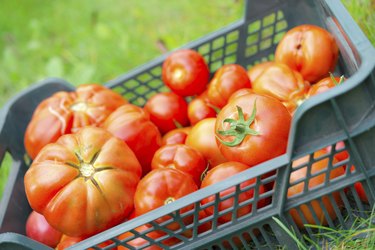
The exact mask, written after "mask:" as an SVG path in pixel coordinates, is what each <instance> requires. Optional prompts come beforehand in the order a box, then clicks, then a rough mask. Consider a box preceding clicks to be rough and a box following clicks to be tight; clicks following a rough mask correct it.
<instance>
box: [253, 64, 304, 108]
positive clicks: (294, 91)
mask: <svg viewBox="0 0 375 250" xmlns="http://www.w3.org/2000/svg"><path fill="white" fill-rule="evenodd" d="M252 87H253V90H254V92H255V93H258V94H264V95H269V96H272V97H274V98H276V99H278V100H279V101H281V102H282V103H283V104H284V105H285V107H287V109H288V110H289V112H290V113H291V114H292V113H293V112H294V111H295V109H296V108H297V107H298V106H299V105H300V104H301V103H302V102H303V101H304V100H305V99H306V94H307V92H308V90H309V88H310V84H309V83H308V82H307V81H305V80H304V79H303V78H302V75H301V74H300V73H299V72H297V71H295V70H292V69H291V68H289V66H287V65H286V64H283V63H270V64H268V66H266V67H265V68H264V70H263V71H262V72H261V73H260V74H259V75H258V77H257V78H256V79H255V80H254V81H253V82H252Z"/></svg>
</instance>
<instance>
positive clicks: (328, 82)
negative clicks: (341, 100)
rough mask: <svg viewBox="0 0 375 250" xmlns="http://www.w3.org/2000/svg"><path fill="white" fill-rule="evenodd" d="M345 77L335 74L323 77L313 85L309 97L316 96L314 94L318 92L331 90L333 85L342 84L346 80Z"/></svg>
mask: <svg viewBox="0 0 375 250" xmlns="http://www.w3.org/2000/svg"><path fill="white" fill-rule="evenodd" d="M344 80H345V79H344V77H337V76H336V77H334V76H328V77H325V78H323V79H321V80H320V81H318V82H317V83H315V84H314V85H312V86H311V88H310V90H309V92H308V94H307V98H309V97H311V96H314V95H317V94H320V93H323V92H326V91H327V90H330V89H331V88H333V87H336V86H338V85H340V84H342V82H343V81H344Z"/></svg>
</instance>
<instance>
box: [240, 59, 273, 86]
mask: <svg viewBox="0 0 375 250" xmlns="http://www.w3.org/2000/svg"><path fill="white" fill-rule="evenodd" d="M274 64H275V62H273V61H269V62H261V63H258V64H256V65H254V66H252V67H251V68H250V69H248V70H247V75H248V76H249V78H250V81H251V82H254V81H255V79H256V78H257V77H258V76H259V75H260V74H261V73H262V72H263V71H264V70H265V69H266V68H268V67H269V66H272V65H274Z"/></svg>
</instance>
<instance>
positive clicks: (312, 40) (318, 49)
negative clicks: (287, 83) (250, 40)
mask: <svg viewBox="0 0 375 250" xmlns="http://www.w3.org/2000/svg"><path fill="white" fill-rule="evenodd" d="M338 55H339V49H338V46H337V43H336V41H335V38H334V37H333V36H332V35H331V34H330V33H329V32H328V31H327V30H325V29H323V28H321V27H318V26H315V25H310V24H304V25H299V26H296V27H294V28H292V29H290V30H289V31H287V33H286V34H285V35H284V37H283V38H282V39H281V41H280V42H279V44H278V45H277V47H276V51H275V61H276V62H279V63H285V64H287V65H288V66H289V67H290V68H291V69H293V70H296V71H299V72H300V73H301V74H302V76H303V78H304V79H305V80H307V81H309V82H310V83H314V82H316V81H318V80H320V79H322V78H323V77H326V76H328V74H329V72H333V70H334V68H335V66H336V63H337V59H338Z"/></svg>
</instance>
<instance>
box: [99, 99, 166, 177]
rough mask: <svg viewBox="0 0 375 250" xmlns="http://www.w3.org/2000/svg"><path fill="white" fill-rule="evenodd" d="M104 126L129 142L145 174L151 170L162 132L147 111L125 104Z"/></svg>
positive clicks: (111, 115)
mask: <svg viewBox="0 0 375 250" xmlns="http://www.w3.org/2000/svg"><path fill="white" fill-rule="evenodd" d="M103 128H105V129H106V130H108V131H109V132H111V133H112V134H113V135H115V136H116V137H118V138H120V139H121V140H123V141H124V142H126V144H128V146H129V147H130V148H131V149H132V150H133V152H134V154H135V156H137V159H138V161H139V163H141V165H142V173H143V175H145V174H146V173H148V172H150V170H151V161H152V157H153V156H154V153H155V152H156V150H158V149H159V148H160V146H161V134H160V131H159V129H158V127H157V126H156V125H155V124H154V123H153V122H152V121H151V120H150V116H149V114H148V113H147V112H145V111H144V110H143V109H142V108H140V107H138V106H135V105H133V104H125V105H123V106H121V107H119V108H118V109H116V110H115V111H114V112H113V113H112V114H110V115H109V116H108V118H107V119H106V120H105V122H104V124H103Z"/></svg>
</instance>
